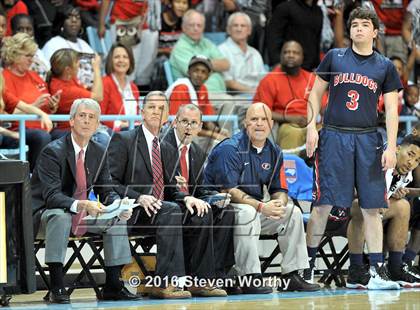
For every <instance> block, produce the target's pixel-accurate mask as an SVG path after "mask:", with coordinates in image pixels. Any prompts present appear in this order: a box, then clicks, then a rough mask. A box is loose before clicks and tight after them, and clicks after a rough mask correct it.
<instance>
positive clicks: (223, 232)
mask: <svg viewBox="0 0 420 310" xmlns="http://www.w3.org/2000/svg"><path fill="white" fill-rule="evenodd" d="M184 212H185V213H184V225H183V227H184V257H185V270H186V273H187V274H188V275H191V276H197V277H198V278H205V279H213V278H225V277H226V270H229V269H230V268H231V267H232V266H233V265H234V263H235V258H234V253H233V225H234V221H235V214H234V210H233V207H231V206H228V207H226V208H224V209H220V208H218V207H217V206H212V208H211V209H209V212H208V213H207V214H205V215H204V216H203V217H199V216H197V215H196V214H194V215H192V216H191V214H190V212H189V211H184Z"/></svg>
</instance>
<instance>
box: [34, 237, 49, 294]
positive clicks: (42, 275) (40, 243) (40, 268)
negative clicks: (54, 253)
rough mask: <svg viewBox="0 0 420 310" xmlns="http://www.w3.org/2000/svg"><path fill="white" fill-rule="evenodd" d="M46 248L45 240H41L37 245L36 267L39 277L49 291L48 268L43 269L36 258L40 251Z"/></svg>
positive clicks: (35, 250)
mask: <svg viewBox="0 0 420 310" xmlns="http://www.w3.org/2000/svg"><path fill="white" fill-rule="evenodd" d="M44 246H45V242H44V240H40V241H39V242H38V244H36V246H35V249H34V252H35V267H36V270H37V271H38V273H39V275H40V276H41V279H42V281H43V282H44V284H45V286H46V287H47V289H48V290H50V281H49V280H48V277H47V274H46V273H45V270H46V269H47V268H48V267H47V268H44V267H42V265H41V263H40V262H39V260H38V258H37V257H36V254H37V253H38V251H39V250H40V249H41V248H43V247H44Z"/></svg>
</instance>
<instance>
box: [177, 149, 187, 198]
mask: <svg viewBox="0 0 420 310" xmlns="http://www.w3.org/2000/svg"><path fill="white" fill-rule="evenodd" d="M187 151H188V148H187V146H186V145H184V146H183V147H182V148H181V159H180V162H179V165H180V166H181V175H182V176H183V177H184V179H185V182H186V183H187V186H183V187H182V189H181V191H183V192H186V193H188V166H187Z"/></svg>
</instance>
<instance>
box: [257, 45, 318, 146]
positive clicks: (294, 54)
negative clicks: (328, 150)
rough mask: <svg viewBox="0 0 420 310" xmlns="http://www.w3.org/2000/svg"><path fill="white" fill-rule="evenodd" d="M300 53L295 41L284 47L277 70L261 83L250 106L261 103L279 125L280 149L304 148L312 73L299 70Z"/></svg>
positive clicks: (299, 47) (300, 48) (301, 57)
mask: <svg viewBox="0 0 420 310" xmlns="http://www.w3.org/2000/svg"><path fill="white" fill-rule="evenodd" d="M302 63H303V49H302V46H301V45H300V44H299V43H298V42H296V41H287V42H286V43H284V45H283V47H282V49H281V52H280V66H277V67H275V68H274V69H273V71H272V72H270V73H268V74H267V75H266V76H265V77H264V78H263V79H262V80H261V82H260V84H259V85H258V87H257V91H256V92H255V96H254V99H253V102H254V103H255V102H264V103H265V104H266V105H267V106H268V107H269V108H270V109H271V110H272V111H273V120H274V121H275V122H276V123H277V124H278V125H279V129H278V132H277V143H278V144H279V145H280V147H281V148H282V149H293V148H296V147H298V146H301V145H304V144H305V139H306V129H305V126H306V124H307V119H306V116H307V111H306V109H307V107H306V106H307V99H308V96H309V92H310V91H311V88H312V85H313V83H314V81H315V80H314V76H313V74H312V73H310V72H308V71H306V70H304V69H302V67H301V66H302Z"/></svg>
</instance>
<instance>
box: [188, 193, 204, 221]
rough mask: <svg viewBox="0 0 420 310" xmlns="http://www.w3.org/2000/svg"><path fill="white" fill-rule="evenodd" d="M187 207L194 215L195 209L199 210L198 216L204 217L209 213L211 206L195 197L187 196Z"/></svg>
mask: <svg viewBox="0 0 420 310" xmlns="http://www.w3.org/2000/svg"><path fill="white" fill-rule="evenodd" d="M184 202H185V206H186V208H187V209H188V210H189V211H190V213H191V214H194V208H195V209H196V210H197V215H198V216H199V217H203V216H204V213H206V214H207V213H209V208H210V205H209V204H208V203H207V202H205V201H203V200H201V199H198V198H195V197H193V196H187V197H185V198H184Z"/></svg>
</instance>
